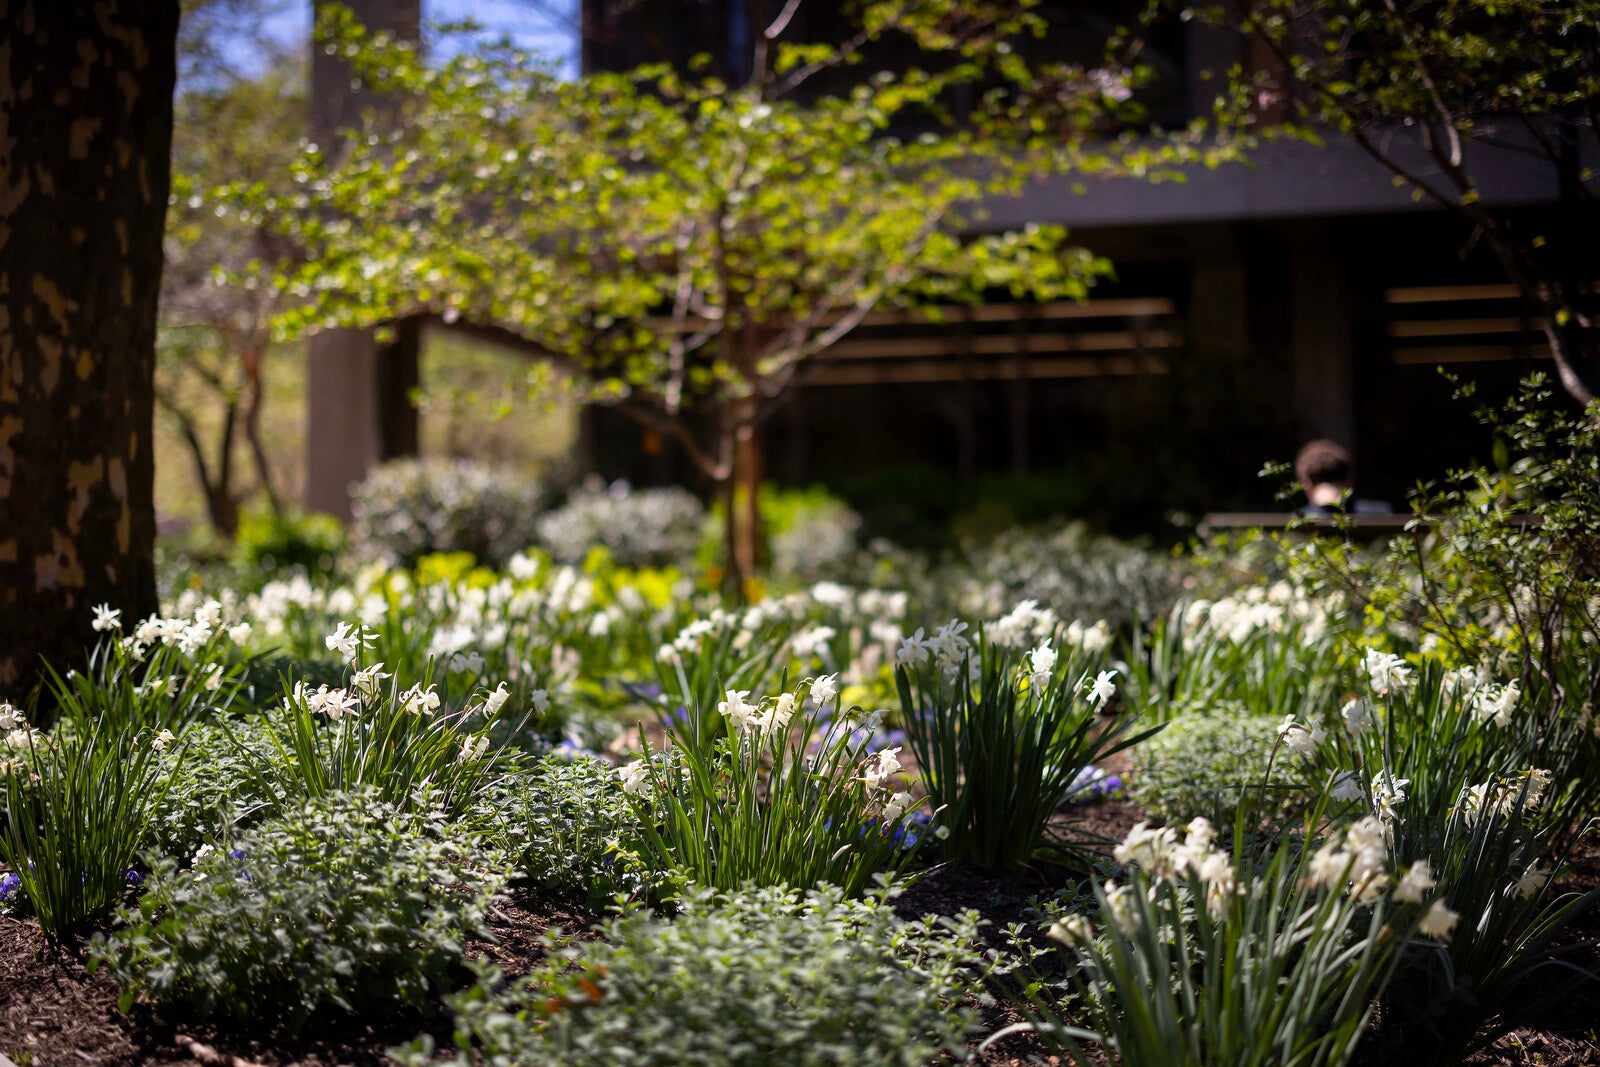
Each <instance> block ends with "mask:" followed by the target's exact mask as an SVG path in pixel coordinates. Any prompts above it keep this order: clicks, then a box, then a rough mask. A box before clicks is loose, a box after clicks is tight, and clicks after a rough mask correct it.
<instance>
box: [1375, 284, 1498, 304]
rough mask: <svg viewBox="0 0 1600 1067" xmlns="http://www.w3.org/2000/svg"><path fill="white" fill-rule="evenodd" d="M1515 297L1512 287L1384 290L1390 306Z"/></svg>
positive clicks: (1479, 286) (1384, 295) (1463, 286)
mask: <svg viewBox="0 0 1600 1067" xmlns="http://www.w3.org/2000/svg"><path fill="white" fill-rule="evenodd" d="M1516 296H1517V287H1516V286H1514V285H1500V284H1496V285H1416V286H1410V287H1406V288H1400V289H1385V290H1384V292H1383V299H1384V301H1385V302H1386V303H1390V304H1439V303H1444V302H1446V301H1450V300H1509V299H1512V298H1514V297H1516Z"/></svg>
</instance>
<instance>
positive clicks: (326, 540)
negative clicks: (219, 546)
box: [233, 510, 345, 574]
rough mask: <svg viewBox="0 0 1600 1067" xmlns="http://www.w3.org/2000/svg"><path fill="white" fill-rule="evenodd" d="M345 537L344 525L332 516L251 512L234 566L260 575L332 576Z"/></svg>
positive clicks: (242, 528) (243, 523) (243, 521)
mask: <svg viewBox="0 0 1600 1067" xmlns="http://www.w3.org/2000/svg"><path fill="white" fill-rule="evenodd" d="M344 537H345V532H344V524H343V523H341V522H340V521H339V520H338V519H336V518H334V517H333V516H332V515H323V514H320V513H316V512H312V513H310V514H306V513H302V512H298V511H293V510H290V511H282V512H274V511H263V512H248V513H246V514H245V515H244V517H243V518H242V519H240V521H239V532H238V534H237V535H236V536H235V538H234V543H233V564H234V566H236V567H239V568H241V569H248V570H253V571H256V572H260V573H270V572H272V571H276V570H279V569H288V568H292V567H299V568H302V569H303V570H305V571H307V572H308V573H311V574H331V573H333V569H334V564H335V562H336V560H337V559H338V556H339V553H340V552H341V551H343V550H344Z"/></svg>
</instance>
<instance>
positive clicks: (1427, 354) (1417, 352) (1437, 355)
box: [1394, 344, 1550, 364]
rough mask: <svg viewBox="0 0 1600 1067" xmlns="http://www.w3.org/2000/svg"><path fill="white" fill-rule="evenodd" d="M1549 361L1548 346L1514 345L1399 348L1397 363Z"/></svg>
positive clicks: (1395, 351) (1396, 356)
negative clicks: (1521, 346)
mask: <svg viewBox="0 0 1600 1067" xmlns="http://www.w3.org/2000/svg"><path fill="white" fill-rule="evenodd" d="M1528 357H1532V358H1533V359H1548V358H1549V357H1550V348H1549V346H1548V345H1543V344H1540V345H1530V346H1528V347H1527V348H1518V347H1515V346H1513V345H1457V346H1441V347H1439V348H1397V349H1395V350H1394V361H1395V362H1396V363H1409V364H1418V363H1423V364H1432V363H1498V362H1502V361H1508V360H1513V359H1525V358H1528Z"/></svg>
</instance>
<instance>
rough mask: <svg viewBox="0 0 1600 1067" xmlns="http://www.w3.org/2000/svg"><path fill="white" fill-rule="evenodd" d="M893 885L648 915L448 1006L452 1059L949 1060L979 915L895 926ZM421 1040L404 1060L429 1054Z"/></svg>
mask: <svg viewBox="0 0 1600 1067" xmlns="http://www.w3.org/2000/svg"><path fill="white" fill-rule="evenodd" d="M889 896H890V893H889V892H886V891H882V890H880V891H878V892H877V893H875V894H874V895H873V896H872V897H871V898H870V899H868V900H851V899H848V898H847V897H846V896H845V894H844V893H843V892H842V891H841V890H838V889H836V888H833V887H828V886H824V887H820V888H818V889H814V890H811V891H808V892H805V893H803V894H802V893H800V892H797V891H795V890H791V889H782V888H768V889H753V888H746V889H744V890H741V891H739V892H736V893H729V894H721V893H715V892H712V891H710V890H700V891H697V892H695V893H692V894H690V895H688V896H686V897H685V898H684V899H683V901H682V906H681V910H680V911H679V913H678V915H677V916H676V917H675V918H672V919H664V918H660V917H658V916H656V915H653V914H651V913H649V912H647V911H644V910H632V911H628V912H626V913H625V914H623V915H622V916H620V917H619V918H616V919H614V920H612V921H611V923H610V924H609V925H608V926H607V928H606V930H605V932H604V936H603V937H602V938H601V939H599V940H596V941H589V942H585V943H582V944H578V945H573V946H568V947H566V948H564V949H561V950H560V951H559V952H556V953H554V954H553V955H552V957H551V958H550V959H549V960H548V961H547V962H546V963H544V964H542V965H541V966H540V967H539V968H538V969H536V970H535V971H534V972H533V973H532V974H530V975H528V976H527V977H525V978H522V979H519V980H518V981H516V982H514V983H512V984H511V985H510V986H509V987H505V988H502V987H501V984H500V975H499V974H498V972H497V971H496V970H493V969H489V970H486V971H485V972H484V973H483V974H482V977H481V980H480V982H479V983H478V985H477V986H476V988H473V989H469V990H467V991H465V992H463V993H462V994H460V995H458V996H456V997H454V998H452V999H451V1005H452V1007H453V1008H454V1010H455V1012H456V1044H457V1046H458V1048H459V1050H460V1051H459V1052H458V1058H457V1060H456V1061H455V1062H457V1063H458V1064H462V1065H465V1064H473V1065H479V1067H489V1065H493V1067H513V1065H520V1064H551V1063H583V1064H592V1065H596V1067H600V1065H617V1067H621V1065H624V1064H626V1065H629V1067H644V1065H650V1064H659V1065H663V1067H665V1065H669V1064H670V1065H673V1067H693V1065H704V1067H745V1065H749V1067H775V1065H784V1067H807V1065H813V1064H815V1065H818V1067H820V1065H823V1064H828V1065H833V1064H842V1063H860V1064H868V1063H870V1064H904V1065H906V1067H911V1065H919V1067H920V1065H922V1064H926V1063H928V1062H929V1061H930V1060H932V1059H933V1058H934V1057H936V1056H937V1055H939V1054H940V1053H941V1052H949V1053H952V1054H955V1055H960V1054H961V1052H962V1051H963V1050H962V1046H961V1042H962V1039H963V1038H964V1037H965V1035H966V1034H967V1032H968V1031H969V1030H970V1029H971V1028H972V1026H973V1024H974V1022H975V1019H974V1016H973V1013H972V1011H971V1009H970V1008H969V1007H967V1006H966V1004H965V1003H964V998H965V996H966V994H967V993H968V992H969V991H971V990H972V989H973V988H974V983H975V982H976V980H977V978H978V976H979V973H980V971H981V969H982V968H983V966H984V965H985V964H986V959H985V957H984V955H983V953H982V952H981V950H980V949H978V948H976V947H975V943H976V938H977V927H978V920H977V916H976V913H968V914H967V915H964V916H962V917H960V918H956V919H950V918H939V919H934V918H928V919H924V920H921V921H918V922H911V923H908V922H904V921H902V920H900V919H898V918H896V916H895V914H894V911H893V909H892V907H891V906H890V904H889V900H888V898H889ZM429 1052H431V1048H430V1047H429V1043H428V1041H427V1039H424V1040H423V1041H422V1042H421V1043H420V1044H419V1047H418V1048H416V1049H413V1050H410V1051H409V1054H408V1055H409V1059H408V1060H407V1062H410V1063H413V1064H422V1063H429V1062H433V1061H432V1060H431V1058H430V1057H429V1055H428V1053H429Z"/></svg>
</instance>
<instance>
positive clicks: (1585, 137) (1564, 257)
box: [1187, 0, 1600, 404]
mask: <svg viewBox="0 0 1600 1067" xmlns="http://www.w3.org/2000/svg"><path fill="white" fill-rule="evenodd" d="M1187 14H1188V15H1189V16H1190V17H1198V18H1201V19H1204V20H1206V21H1208V22H1210V23H1212V24H1213V25H1215V26H1218V27H1223V28H1228V29H1234V30H1237V31H1238V32H1240V33H1243V34H1245V35H1246V36H1248V37H1250V38H1252V39H1254V40H1255V41H1257V42H1259V43H1260V44H1262V45H1264V46H1265V48H1266V49H1267V50H1268V51H1269V52H1270V53H1271V54H1272V55H1274V56H1275V57H1276V59H1277V61H1278V64H1277V65H1278V70H1277V71H1267V72H1254V73H1251V72H1244V71H1235V72H1233V75H1234V76H1233V79H1232V82H1233V86H1232V88H1233V90H1234V93H1233V99H1234V100H1241V99H1246V98H1248V97H1249V96H1251V95H1255V96H1256V97H1257V98H1258V99H1259V96H1260V93H1261V92H1267V93H1271V94H1275V97H1276V98H1277V100H1276V102H1277V103H1279V104H1281V105H1286V106H1287V107H1288V109H1289V112H1290V118H1291V121H1292V123H1297V124H1299V125H1300V126H1301V128H1302V132H1305V133H1308V134H1310V135H1312V136H1315V133H1316V131H1319V130H1326V129H1330V128H1331V129H1333V130H1335V131H1337V132H1339V133H1342V134H1346V135H1348V136H1349V137H1351V138H1352V139H1354V140H1355V142H1356V143H1357V144H1359V145H1360V146H1361V147H1362V148H1363V149H1364V150H1365V151H1366V152H1367V153H1368V154H1369V155H1370V156H1371V157H1372V158H1373V159H1375V160H1376V161H1377V162H1378V163H1380V164H1381V165H1383V166H1384V167H1385V168H1387V169H1388V170H1389V172H1390V173H1391V174H1392V175H1393V177H1394V180H1395V182H1396V184H1397V185H1401V186H1404V187H1408V188H1410V189H1411V190H1412V194H1413V196H1415V197H1416V198H1417V199H1418V200H1429V201H1432V202H1433V203H1435V204H1438V205H1440V206H1441V207H1444V208H1447V209H1449V210H1450V211H1452V212H1454V213H1455V214H1457V215H1459V216H1460V217H1461V218H1462V219H1463V220H1464V221H1465V223H1466V224H1467V225H1466V226H1464V227H1463V239H1464V243H1470V242H1472V241H1482V242H1483V244H1484V245H1485V246H1486V247H1488V248H1489V249H1490V250H1491V251H1492V252H1493V254H1494V256H1495V258H1496V259H1497V260H1498V262H1499V264H1500V266H1501V268H1502V269H1503V270H1504V271H1505V274H1506V277H1507V279H1508V280H1509V281H1510V282H1512V283H1513V284H1514V285H1515V286H1516V288H1517V291H1518V292H1519V293H1520V294H1521V296H1522V298H1523V299H1524V301H1526V303H1527V304H1528V305H1529V306H1530V307H1532V308H1533V309H1535V310H1536V311H1537V312H1538V314H1539V317H1540V328H1541V330H1542V331H1543V334H1544V337H1545V340H1546V341H1547V342H1548V343H1549V346H1550V353H1551V355H1552V357H1553V358H1554V361H1555V367H1556V373H1557V375H1558V377H1559V378H1560V381H1561V383H1562V385H1563V386H1564V387H1565V389H1566V391H1567V392H1568V393H1569V394H1570V395H1571V396H1572V397H1573V398H1574V399H1575V400H1577V401H1578V402H1579V403H1582V404H1588V403H1590V402H1591V401H1592V400H1593V399H1594V396H1595V389H1596V387H1597V383H1600V323H1597V321H1596V316H1597V315H1600V291H1597V286H1596V283H1597V282H1600V271H1597V270H1596V267H1595V259H1594V248H1595V243H1596V240H1597V238H1600V202H1597V195H1600V0H1263V2H1258V3H1250V4H1244V5H1228V6H1227V7H1226V9H1224V8H1223V7H1220V6H1217V7H1204V6H1201V7H1191V8H1189V9H1188V11H1187ZM1490 146H1493V147H1498V148H1501V149H1505V150H1509V151H1512V152H1515V153H1517V155H1516V157H1515V158H1518V159H1520V160H1522V161H1523V162H1524V164H1525V165H1526V166H1527V167H1528V168H1529V169H1530V170H1532V171H1534V172H1540V173H1543V174H1544V175H1547V176H1548V177H1549V178H1550V179H1551V186H1552V188H1554V189H1555V190H1557V191H1558V196H1559V203H1560V212H1559V214H1558V215H1557V216H1556V218H1555V221H1554V223H1553V224H1552V223H1551V222H1550V221H1549V220H1548V219H1545V220H1536V219H1535V218H1533V217H1531V216H1530V215H1528V214H1526V213H1523V214H1519V213H1518V212H1517V211H1515V210H1514V209H1512V208H1509V207H1505V206H1497V205H1494V204H1491V203H1489V202H1486V200H1485V198H1484V193H1483V190H1482V188H1481V187H1480V184H1479V179H1478V177H1477V172H1476V171H1475V170H1474V164H1475V162H1477V161H1478V160H1479V159H1481V157H1482V153H1483V149H1484V148H1486V147H1490Z"/></svg>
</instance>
